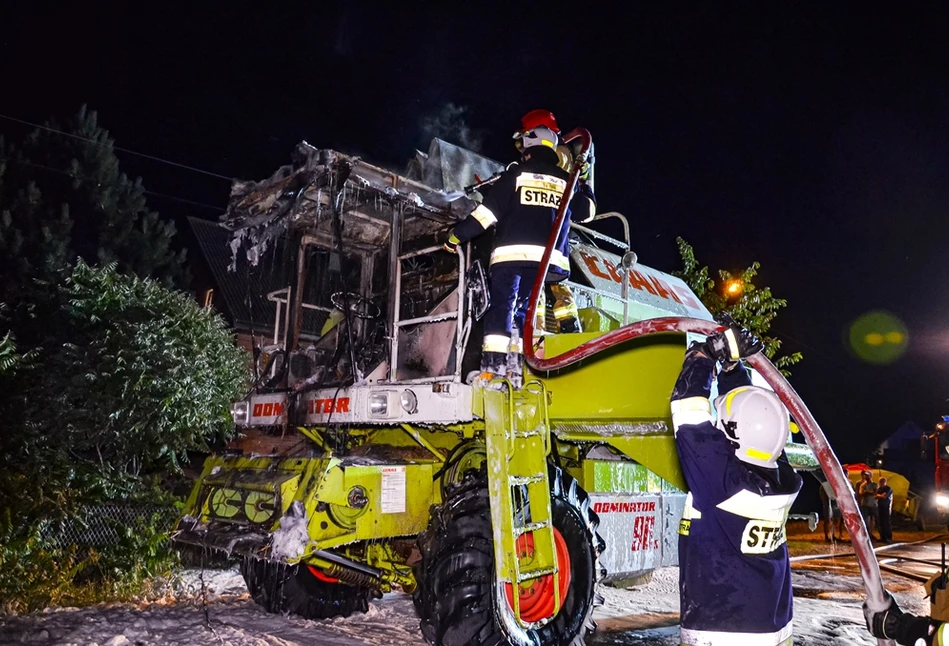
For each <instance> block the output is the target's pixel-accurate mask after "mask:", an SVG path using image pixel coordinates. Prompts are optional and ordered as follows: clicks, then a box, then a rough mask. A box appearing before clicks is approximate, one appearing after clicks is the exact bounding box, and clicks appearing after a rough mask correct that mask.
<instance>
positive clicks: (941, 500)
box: [936, 493, 949, 507]
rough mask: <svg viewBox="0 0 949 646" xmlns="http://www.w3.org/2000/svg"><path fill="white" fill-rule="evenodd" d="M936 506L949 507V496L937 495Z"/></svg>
mask: <svg viewBox="0 0 949 646" xmlns="http://www.w3.org/2000/svg"><path fill="white" fill-rule="evenodd" d="M936 506H937V507H949V496H947V495H946V494H944V493H937V494H936Z"/></svg>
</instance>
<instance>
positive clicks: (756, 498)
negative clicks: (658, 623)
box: [672, 351, 801, 646]
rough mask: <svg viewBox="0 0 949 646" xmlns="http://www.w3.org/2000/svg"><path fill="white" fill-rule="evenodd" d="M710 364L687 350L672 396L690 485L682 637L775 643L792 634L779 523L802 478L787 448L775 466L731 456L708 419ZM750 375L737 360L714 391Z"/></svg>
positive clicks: (693, 643)
mask: <svg viewBox="0 0 949 646" xmlns="http://www.w3.org/2000/svg"><path fill="white" fill-rule="evenodd" d="M714 371H715V363H714V361H713V360H712V359H709V358H708V357H705V356H702V355H700V354H698V353H696V352H691V351H690V352H688V353H687V354H686V359H685V364H684V366H683V368H682V373H681V374H680V375H679V379H678V381H677V382H676V385H675V389H674V391H673V394H672V421H673V425H674V427H675V434H676V447H677V448H678V450H679V461H680V462H681V464H682V470H683V472H684V475H685V479H686V482H687V483H688V485H689V491H690V493H689V495H688V496H687V498H686V505H685V511H684V513H683V516H682V523H681V524H680V527H679V595H680V604H681V605H680V614H681V635H682V643H683V644H689V645H690V646H719V645H723V646H742V645H743V644H747V645H748V646H752V645H753V646H776V645H777V644H783V643H785V642H786V641H787V640H788V639H790V637H791V614H792V593H791V566H790V563H789V561H788V548H787V542H786V538H785V527H784V526H785V521H786V520H787V514H788V511H789V509H790V507H791V504H792V503H793V502H794V499H795V498H796V497H797V494H798V491H800V489H801V477H800V476H799V475H797V474H796V473H795V472H794V471H793V470H792V469H791V465H790V464H789V463H788V461H787V457H786V455H785V454H783V453H782V454H781V457H780V458H779V459H778V467H777V468H776V469H767V468H762V467H755V466H752V465H749V464H747V463H745V462H742V461H741V460H739V459H738V458H737V457H736V456H735V449H734V446H733V445H731V444H730V443H729V441H728V439H727V437H726V436H725V434H724V433H723V432H722V431H721V430H719V429H718V428H716V427H715V426H714V425H713V424H712V418H711V407H710V405H709V394H710V392H711V385H712V375H713V374H714ZM750 383H751V379H750V378H749V375H748V373H747V372H746V371H745V368H744V367H743V366H738V367H736V368H735V369H734V370H731V371H722V372H720V373H719V377H718V386H719V395H722V394H725V393H727V392H728V391H730V390H732V389H734V388H737V387H739V386H747V385H749V384H750ZM787 643H790V642H789V641H787Z"/></svg>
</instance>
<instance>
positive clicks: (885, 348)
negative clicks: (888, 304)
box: [849, 310, 909, 365]
mask: <svg viewBox="0 0 949 646" xmlns="http://www.w3.org/2000/svg"><path fill="white" fill-rule="evenodd" d="M849 340H850V349H851V350H853V352H854V354H856V355H857V357H859V358H860V359H862V360H863V361H866V362H867V363H875V364H882V365H885V364H890V363H893V362H894V361H896V360H897V359H899V358H900V357H902V356H903V353H905V352H906V348H907V347H908V346H909V334H908V333H907V331H906V326H905V325H903V322H902V321H901V320H900V319H898V318H897V317H896V316H894V315H893V314H890V313H889V312H885V311H882V310H876V311H873V312H867V313H866V314H864V315H862V316H860V317H858V318H857V319H856V320H855V321H854V322H853V323H851V324H850V334H849Z"/></svg>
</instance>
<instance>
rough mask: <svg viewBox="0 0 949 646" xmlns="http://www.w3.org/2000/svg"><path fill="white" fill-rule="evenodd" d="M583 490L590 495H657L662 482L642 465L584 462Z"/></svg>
mask: <svg viewBox="0 0 949 646" xmlns="http://www.w3.org/2000/svg"><path fill="white" fill-rule="evenodd" d="M582 482H583V488H584V489H585V490H586V491H587V492H590V493H593V492H596V493H659V492H661V491H663V484H664V480H663V479H662V478H660V477H659V476H658V475H656V474H655V473H653V472H652V471H650V470H649V469H647V468H646V467H645V466H643V465H642V464H637V463H635V462H623V461H620V460H584V461H583V478H582Z"/></svg>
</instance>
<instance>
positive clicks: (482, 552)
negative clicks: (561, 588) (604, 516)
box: [414, 467, 605, 646]
mask: <svg viewBox="0 0 949 646" xmlns="http://www.w3.org/2000/svg"><path fill="white" fill-rule="evenodd" d="M550 484H551V511H552V515H553V523H554V527H555V528H556V530H557V532H558V533H559V534H560V537H561V538H562V539H563V540H562V543H561V544H562V545H563V546H565V548H566V552H567V554H565V555H563V556H564V557H566V558H568V562H569V563H570V567H569V569H570V579H569V587H568V588H567V593H566V595H565V596H564V597H563V603H562V607H561V609H560V611H559V612H558V613H557V614H556V615H555V616H554V617H553V618H552V619H550V620H549V621H548V622H547V623H546V624H544V625H543V626H540V627H539V628H535V629H531V630H526V629H524V628H522V627H521V626H520V625H519V624H518V623H517V622H516V621H515V619H514V613H513V611H512V610H511V606H510V604H509V602H508V599H507V597H506V595H505V591H504V589H503V588H501V587H500V586H498V585H497V582H496V580H495V574H494V539H493V532H492V527H491V510H490V504H489V499H488V483H487V475H486V474H485V472H484V471H481V472H480V473H472V472H469V473H468V474H466V476H465V478H464V480H463V481H462V482H461V483H459V484H456V485H452V486H450V487H449V488H448V491H447V492H446V497H445V502H444V503H443V504H441V505H439V506H438V507H435V508H434V509H433V514H432V520H431V522H430V524H429V527H428V529H427V530H426V531H424V532H422V534H421V535H420V536H419V548H420V551H421V553H422V559H421V561H420V562H419V564H418V565H416V568H415V576H416V580H417V581H418V588H417V589H416V591H415V595H414V601H415V608H416V611H417V612H418V614H419V618H420V619H421V629H422V634H423V635H424V636H425V639H426V640H427V641H428V642H429V643H430V644H434V645H435V646H468V645H471V646H502V645H507V644H512V645H514V646H534V645H536V644H544V645H545V646H546V645H548V644H550V645H554V644H557V645H563V646H571V645H582V644H583V643H584V637H585V635H587V633H589V632H592V631H593V630H594V629H595V627H596V624H594V622H593V619H592V616H593V608H594V606H595V605H598V604H599V603H600V602H601V597H599V595H597V594H596V585H597V582H598V581H599V580H600V579H601V578H602V576H603V574H604V572H603V571H602V570H601V569H600V566H599V561H598V559H599V555H600V553H601V552H602V551H603V548H604V547H605V544H604V542H603V539H602V538H600V536H599V535H598V534H597V533H596V529H597V526H598V525H599V519H598V518H597V515H596V513H595V512H593V511H592V510H591V509H590V499H589V497H588V496H587V494H586V492H585V491H583V490H582V489H580V488H579V487H578V486H577V482H576V480H574V479H573V478H572V477H570V476H569V475H567V474H565V473H563V472H562V471H561V470H560V469H558V468H556V467H550ZM523 607H524V605H523V601H522V609H523ZM551 608H552V604H551Z"/></svg>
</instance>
